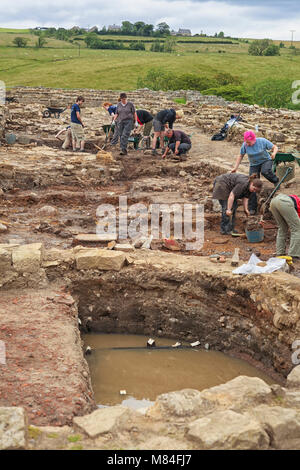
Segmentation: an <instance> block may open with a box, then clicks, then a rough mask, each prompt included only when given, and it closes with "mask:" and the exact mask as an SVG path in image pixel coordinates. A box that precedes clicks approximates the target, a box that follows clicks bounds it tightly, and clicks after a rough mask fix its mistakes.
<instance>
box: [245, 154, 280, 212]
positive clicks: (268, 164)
mask: <svg viewBox="0 0 300 470" xmlns="http://www.w3.org/2000/svg"><path fill="white" fill-rule="evenodd" d="M272 166H273V160H267V161H265V162H264V163H260V164H259V165H255V166H250V169H249V175H253V173H256V174H257V178H259V177H260V174H262V176H264V177H265V178H266V179H267V180H268V181H270V182H271V183H273V184H274V185H275V184H277V183H278V181H279V179H278V178H277V176H276V175H275V173H274V172H273V170H272ZM248 207H249V211H255V212H256V211H257V197H256V193H251V196H250V198H249V203H248Z"/></svg>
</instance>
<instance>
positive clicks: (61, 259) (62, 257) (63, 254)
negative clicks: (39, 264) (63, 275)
mask: <svg viewBox="0 0 300 470" xmlns="http://www.w3.org/2000/svg"><path fill="white" fill-rule="evenodd" d="M74 259H75V257H74V252H73V249H72V248H71V249H68V250H58V249H57V248H51V249H50V250H47V251H45V252H44V253H43V261H44V262H57V264H61V263H69V264H70V263H72V262H73V261H74Z"/></svg>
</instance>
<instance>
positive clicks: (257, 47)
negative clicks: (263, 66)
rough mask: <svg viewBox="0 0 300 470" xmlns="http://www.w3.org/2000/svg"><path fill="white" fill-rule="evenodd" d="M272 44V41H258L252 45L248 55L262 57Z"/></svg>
mask: <svg viewBox="0 0 300 470" xmlns="http://www.w3.org/2000/svg"><path fill="white" fill-rule="evenodd" d="M270 44H271V41H269V39H257V40H256V41H253V42H252V43H251V44H250V46H249V48H248V54H250V55H259V56H261V55H263V53H264V51H265V50H266V49H267V48H268V47H269V46H270Z"/></svg>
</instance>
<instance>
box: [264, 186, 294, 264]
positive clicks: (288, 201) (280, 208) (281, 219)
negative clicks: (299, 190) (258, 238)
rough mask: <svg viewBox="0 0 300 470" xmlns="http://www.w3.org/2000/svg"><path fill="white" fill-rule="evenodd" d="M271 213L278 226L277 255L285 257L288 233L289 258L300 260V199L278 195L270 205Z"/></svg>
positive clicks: (292, 195)
mask: <svg viewBox="0 0 300 470" xmlns="http://www.w3.org/2000/svg"><path fill="white" fill-rule="evenodd" d="M270 211H271V213H272V215H273V217H274V219H275V220H276V222H277V224H278V232H277V237H276V255H277V256H285V253H286V242H287V238H288V232H289V231H290V245H289V249H288V256H291V257H292V259H293V261H299V260H300V197H299V196H296V195H295V194H291V195H289V196H287V195H286V194H278V196H276V197H274V199H272V201H271V203H270Z"/></svg>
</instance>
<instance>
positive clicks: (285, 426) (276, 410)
mask: <svg viewBox="0 0 300 470" xmlns="http://www.w3.org/2000/svg"><path fill="white" fill-rule="evenodd" d="M249 414H251V415H253V417H255V419H256V420H257V421H259V422H260V423H261V425H262V426H263V428H264V429H265V431H266V432H267V433H268V435H269V436H270V438H271V446H272V447H275V448H277V449H283V448H284V446H285V443H286V441H287V440H291V439H300V414H299V411H296V410H292V409H290V408H283V407H281V406H272V407H271V406H267V405H260V406H257V407H256V408H254V409H253V410H251V412H250V413H249Z"/></svg>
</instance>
